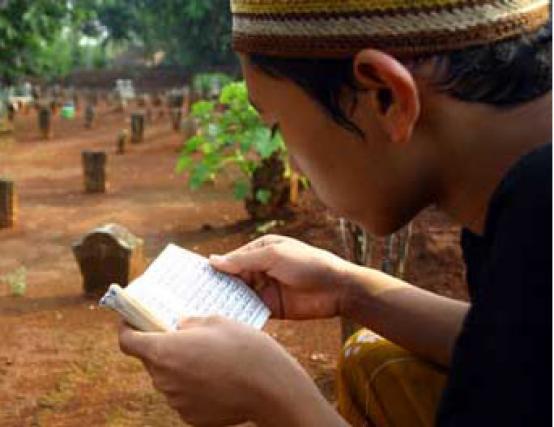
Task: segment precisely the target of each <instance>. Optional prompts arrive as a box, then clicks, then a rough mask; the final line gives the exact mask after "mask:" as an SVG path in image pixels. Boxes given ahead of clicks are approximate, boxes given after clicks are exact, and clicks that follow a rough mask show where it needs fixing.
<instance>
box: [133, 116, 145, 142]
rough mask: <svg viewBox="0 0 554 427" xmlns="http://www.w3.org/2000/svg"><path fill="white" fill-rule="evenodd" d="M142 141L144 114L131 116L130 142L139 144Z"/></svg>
mask: <svg viewBox="0 0 554 427" xmlns="http://www.w3.org/2000/svg"><path fill="white" fill-rule="evenodd" d="M143 141H144V113H133V114H131V142H132V143H133V144H140V143H141V142H143Z"/></svg>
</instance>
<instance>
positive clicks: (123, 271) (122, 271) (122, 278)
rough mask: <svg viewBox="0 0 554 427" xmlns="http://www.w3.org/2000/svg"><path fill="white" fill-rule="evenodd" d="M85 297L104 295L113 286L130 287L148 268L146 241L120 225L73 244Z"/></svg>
mask: <svg viewBox="0 0 554 427" xmlns="http://www.w3.org/2000/svg"><path fill="white" fill-rule="evenodd" d="M73 253H74V255H75V258H76V260H77V263H78V264H79V268H80V270H81V275H82V277H83V290H84V293H85V295H87V296H91V297H98V296H101V295H103V294H104V293H105V292H106V291H107V290H108V288H109V286H110V285H111V284H112V283H117V284H119V285H120V286H123V287H124V286H127V285H128V284H129V282H130V281H131V280H133V279H134V278H135V277H137V276H139V275H140V274H142V273H143V271H144V269H145V267H146V259H145V257H144V241H143V240H142V239H140V238H138V237H136V236H135V235H134V234H132V233H131V232H130V231H129V230H127V229H126V228H125V227H123V226H121V225H118V224H107V225H104V226H102V227H99V228H96V229H94V230H92V231H90V232H89V233H87V234H86V235H84V236H83V237H82V238H81V239H80V240H79V241H77V242H76V243H74V244H73Z"/></svg>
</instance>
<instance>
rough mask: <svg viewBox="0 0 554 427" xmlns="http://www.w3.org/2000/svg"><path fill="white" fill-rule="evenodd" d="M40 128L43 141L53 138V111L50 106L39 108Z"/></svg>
mask: <svg viewBox="0 0 554 427" xmlns="http://www.w3.org/2000/svg"><path fill="white" fill-rule="evenodd" d="M38 126H39V128H40V132H41V136H42V139H51V138H52V110H51V109H50V106H47V105H40V106H39V110H38Z"/></svg>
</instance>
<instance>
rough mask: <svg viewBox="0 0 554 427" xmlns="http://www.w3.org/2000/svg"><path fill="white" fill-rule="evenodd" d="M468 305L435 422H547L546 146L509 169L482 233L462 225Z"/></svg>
mask: <svg viewBox="0 0 554 427" xmlns="http://www.w3.org/2000/svg"><path fill="white" fill-rule="evenodd" d="M462 248H463V253H464V259H465V263H466V266H467V282H468V286H469V293H470V298H471V308H470V310H469V312H468V315H467V317H466V319H465V322H464V325H463V328H462V332H461V334H460V336H459V337H458V341H457V343H456V346H455V349H454V355H453V360H452V364H451V367H450V375H449V378H448V383H447V387H446V390H445V393H444V394H443V398H442V402H441V405H440V408H439V412H438V416H437V425H438V426H440V427H445V426H448V427H450V426H472V427H473V426H487V427H496V426H502V427H505V426H533V427H535V426H550V425H551V424H552V423H551V414H552V397H551V396H552V395H551V393H552V388H551V387H552V355H551V353H552V146H551V145H550V144H548V145H545V146H542V147H540V148H538V149H536V150H535V151H533V152H532V153H530V154H528V155H526V156H524V157H523V158H522V159H521V160H519V161H518V163H517V164H516V165H515V166H514V167H512V169H511V170H510V171H509V172H508V174H507V175H506V176H505V178H504V179H503V181H502V183H501V184H500V186H499V187H498V188H497V190H496V191H495V193H494V195H493V197H492V199H491V202H490V204H489V211H488V214H487V221H486V226H485V232H484V235H483V236H478V235H475V234H473V233H471V232H470V231H468V230H464V231H463V232H462Z"/></svg>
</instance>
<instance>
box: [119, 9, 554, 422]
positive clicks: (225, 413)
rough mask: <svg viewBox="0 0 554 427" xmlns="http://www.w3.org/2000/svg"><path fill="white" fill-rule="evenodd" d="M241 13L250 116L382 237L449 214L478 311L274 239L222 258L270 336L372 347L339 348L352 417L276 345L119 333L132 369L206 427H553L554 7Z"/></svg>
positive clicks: (185, 329)
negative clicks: (249, 292) (289, 323)
mask: <svg viewBox="0 0 554 427" xmlns="http://www.w3.org/2000/svg"><path fill="white" fill-rule="evenodd" d="M231 3H232V9H233V13H234V26H233V28H234V29H233V33H234V34H233V42H234V47H235V49H236V50H237V51H238V52H239V54H240V59H241V63H242V67H243V72H244V76H245V79H246V82H247V85H248V88H249V93H250V97H251V101H252V104H253V105H255V106H256V108H257V109H258V111H259V112H260V115H261V117H262V118H263V120H264V121H265V122H266V123H267V124H268V125H269V126H271V127H273V128H274V129H276V130H277V129H279V130H280V131H281V132H282V134H283V136H284V138H285V141H286V143H287V147H288V150H289V153H290V155H291V158H292V161H293V164H294V165H295V166H296V167H297V168H298V169H299V170H301V171H302V172H303V173H304V174H305V175H306V176H307V177H308V178H309V179H310V182H311V184H312V187H313V188H314V190H315V191H316V193H317V194H318V196H319V197H320V198H321V199H322V200H323V202H325V203H326V204H327V205H328V206H329V207H330V208H331V209H332V210H334V211H335V212H336V213H337V214H339V215H341V216H344V217H347V218H349V219H350V220H352V221H355V222H357V223H359V224H360V225H362V226H364V227H365V228H366V229H367V230H369V231H370V232H372V233H375V234H380V235H383V234H387V233H390V232H393V231H395V230H397V229H398V228H400V227H402V226H403V225H404V224H406V223H407V222H408V221H410V220H411V219H412V218H413V217H414V216H415V215H416V214H417V213H418V212H419V211H421V210H422V209H423V208H425V207H427V206H429V205H431V204H436V205H437V206H438V207H439V208H440V209H442V210H443V211H444V212H446V213H447V214H448V215H449V216H450V217H451V218H452V219H453V220H455V221H457V222H458V223H460V224H461V225H462V226H463V227H464V231H463V236H462V246H463V251H464V258H465V261H466V264H467V272H468V274H467V279H468V286H469V291H470V296H471V302H470V303H469V304H466V303H463V302H460V301H454V300H451V299H448V298H444V297H440V296H437V295H434V294H431V293H429V292H426V291H424V290H421V289H419V288H417V287H415V286H412V285H410V284H408V283H405V282H402V281H400V280H397V279H394V278H392V277H389V276H387V275H385V274H382V273H380V272H378V271H374V270H371V269H367V268H362V267H358V266H354V265H352V264H349V263H347V262H346V261H344V260H341V259H340V258H338V257H335V256H334V255H332V254H329V253H327V252H324V251H321V250H319V249H316V248H313V247H310V246H308V245H305V244H303V243H300V242H298V241H296V240H293V239H290V238H284V237H280V236H266V237H263V238H261V239H258V240H257V241H254V242H252V243H250V244H249V245H247V246H245V247H243V248H240V249H238V250H236V251H234V252H231V253H229V254H227V255H225V256H212V257H211V262H212V265H213V266H214V267H215V268H218V269H220V270H222V271H225V272H227V273H230V274H236V275H239V276H241V277H242V278H243V279H244V280H245V281H246V282H247V283H249V284H251V285H252V286H253V287H255V289H257V290H258V292H259V293H260V295H261V296H262V298H263V299H264V301H265V302H266V303H267V304H268V305H269V306H270V308H271V309H272V311H273V313H274V316H275V317H278V318H287V319H308V318H312V319H313V318H327V317H333V316H337V315H341V316H346V317H350V318H352V319H355V320H356V321H358V322H359V323H361V324H363V325H364V326H366V327H367V328H368V329H370V330H372V331H374V332H376V333H378V334H379V335H374V334H370V333H369V332H368V331H363V332H362V333H361V334H359V335H358V336H356V337H353V338H352V339H351V340H350V341H349V343H348V344H347V347H346V348H345V351H344V355H343V359H342V361H341V364H340V366H339V377H340V378H339V409H340V412H341V414H342V417H341V416H340V415H339V414H337V413H336V412H335V411H334V410H333V408H331V407H330V405H328V404H327V402H326V401H325V400H324V399H323V397H322V396H321V395H320V394H319V392H318V391H317V389H316V387H315V386H314V385H313V384H312V382H311V381H310V379H309V377H308V376H307V374H306V373H305V372H304V370H303V369H302V368H301V367H300V366H299V365H298V363H297V362H296V361H294V360H293V359H292V358H291V357H290V356H289V355H288V354H287V353H286V352H285V351H284V350H283V349H282V348H281V347H280V346H279V345H278V344H276V343H275V342H274V341H273V340H272V339H271V338H269V337H268V336H267V335H265V334H263V333H259V332H256V331H253V330H251V329H249V328H246V327H244V326H242V325H238V324H235V323H233V322H231V321H228V320H225V319H220V318H209V319H185V320H184V321H183V323H182V325H181V330H180V331H179V332H177V333H174V334H144V333H140V332H136V331H132V330H130V329H128V328H126V327H123V328H122V331H121V335H120V342H121V347H122V349H123V351H125V352H126V353H128V354H131V355H134V356H136V357H139V358H141V359H142V360H143V361H144V363H145V365H146V367H147V368H148V370H149V373H150V374H151V375H152V378H153V381H154V385H155V386H156V388H158V389H159V390H161V391H162V392H164V393H165V394H166V395H167V397H168V400H169V403H170V404H171V406H173V407H174V408H175V409H176V410H178V411H179V412H180V414H181V415H182V417H183V419H185V420H187V421H189V422H191V423H192V424H195V425H229V424H236V423H239V422H243V421H247V420H251V421H254V422H256V423H257V424H258V425H260V426H327V425H329V426H339V425H346V422H348V423H351V424H355V425H395V426H396V425H405V426H413V425H429V424H431V423H433V422H434V423H436V424H437V425H439V426H480V425H484V426H496V425H499V426H500V425H502V426H527V425H528V426H537V425H550V421H551V420H550V416H551V409H550V402H551V382H550V380H551V286H552V278H551V268H552V266H551V259H552V252H551V250H552V248H551V246H552V244H551V235H552V228H551V224H552V181H551V179H552V178H551V169H552V166H551V161H552V160H551V148H550V144H549V142H550V138H551V95H550V91H551V80H550V76H551V53H550V52H551V30H550V25H549V23H548V22H547V21H548V19H549V4H548V2H546V1H543V0H541V1H536V0H531V1H530V0H518V1H514V2H505V1H484V2H475V1H469V0H467V1H464V0H444V1H442V0H441V1H428V0H415V1H413V0H412V1H409V0H398V1H392V0H367V1H342V0H296V1H290V0H274V1H271V0H256V1H254V0H234V1H232V2H231ZM384 339H386V340H384ZM390 342H394V343H395V344H391V343H390ZM444 372H447V375H448V378H447V379H446V380H445V377H444ZM443 388H444V390H443ZM435 414H436V416H435Z"/></svg>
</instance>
